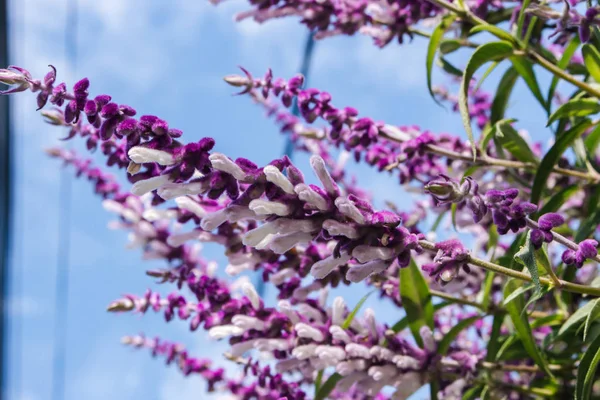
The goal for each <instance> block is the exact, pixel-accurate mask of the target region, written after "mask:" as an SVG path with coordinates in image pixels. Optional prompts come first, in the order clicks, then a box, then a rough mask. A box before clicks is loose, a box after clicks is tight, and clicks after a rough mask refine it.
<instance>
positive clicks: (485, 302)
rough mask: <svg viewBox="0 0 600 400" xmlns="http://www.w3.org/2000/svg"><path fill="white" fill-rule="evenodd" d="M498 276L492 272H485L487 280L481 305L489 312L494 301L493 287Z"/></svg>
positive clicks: (484, 284)
mask: <svg viewBox="0 0 600 400" xmlns="http://www.w3.org/2000/svg"><path fill="white" fill-rule="evenodd" d="M495 276H496V274H495V273H494V272H492V271H486V272H485V280H484V281H483V291H482V292H481V293H483V295H482V298H481V305H482V306H483V309H484V310H487V309H488V308H489V306H490V301H491V299H492V296H491V294H492V287H493V286H494V277H495Z"/></svg>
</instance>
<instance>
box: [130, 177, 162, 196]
mask: <svg viewBox="0 0 600 400" xmlns="http://www.w3.org/2000/svg"><path fill="white" fill-rule="evenodd" d="M170 182H171V181H170V180H169V176H168V175H159V176H153V177H152V178H148V179H143V180H141V181H137V182H136V183H134V184H133V186H132V187H131V193H132V194H134V195H136V196H142V195H144V194H146V193H150V192H151V191H153V190H155V189H158V188H160V187H162V186H164V185H166V184H167V183H170ZM159 196H160V194H159ZM161 197H162V196H161ZM163 198H164V197H163Z"/></svg>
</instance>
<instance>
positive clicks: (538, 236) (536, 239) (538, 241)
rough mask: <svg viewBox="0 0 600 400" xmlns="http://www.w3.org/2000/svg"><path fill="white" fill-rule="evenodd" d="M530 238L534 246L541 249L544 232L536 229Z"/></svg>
mask: <svg viewBox="0 0 600 400" xmlns="http://www.w3.org/2000/svg"><path fill="white" fill-rule="evenodd" d="M530 239H531V244H532V245H533V247H535V248H536V249H539V248H541V247H542V244H544V233H543V232H542V231H541V230H539V229H534V230H532V231H531V236H530Z"/></svg>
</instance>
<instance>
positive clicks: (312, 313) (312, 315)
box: [298, 303, 324, 322]
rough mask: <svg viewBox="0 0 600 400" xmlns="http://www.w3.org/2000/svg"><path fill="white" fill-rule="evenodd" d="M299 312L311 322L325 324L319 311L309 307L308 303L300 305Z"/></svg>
mask: <svg viewBox="0 0 600 400" xmlns="http://www.w3.org/2000/svg"><path fill="white" fill-rule="evenodd" d="M298 312H299V313H300V314H301V315H304V316H305V317H306V318H308V319H309V320H313V321H318V322H324V321H323V315H322V314H321V313H320V312H319V311H318V310H317V309H315V308H313V307H311V306H309V305H308V304H306V303H300V304H298Z"/></svg>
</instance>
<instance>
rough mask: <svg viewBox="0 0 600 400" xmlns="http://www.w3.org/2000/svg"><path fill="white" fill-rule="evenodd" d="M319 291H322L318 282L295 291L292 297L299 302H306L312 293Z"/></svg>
mask: <svg viewBox="0 0 600 400" xmlns="http://www.w3.org/2000/svg"><path fill="white" fill-rule="evenodd" d="M319 289H321V284H320V283H318V282H313V283H311V284H310V285H308V286H304V287H299V288H296V289H294V291H293V292H292V297H293V298H294V299H296V300H298V301H304V300H306V298H307V297H308V295H309V294H310V293H311V292H314V291H316V290H319Z"/></svg>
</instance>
